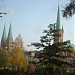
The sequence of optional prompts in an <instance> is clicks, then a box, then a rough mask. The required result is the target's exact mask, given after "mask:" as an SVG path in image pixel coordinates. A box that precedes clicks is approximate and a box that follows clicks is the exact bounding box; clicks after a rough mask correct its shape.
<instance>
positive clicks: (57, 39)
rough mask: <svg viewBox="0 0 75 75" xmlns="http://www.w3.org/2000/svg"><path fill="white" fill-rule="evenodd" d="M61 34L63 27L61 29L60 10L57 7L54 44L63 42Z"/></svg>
mask: <svg viewBox="0 0 75 75" xmlns="http://www.w3.org/2000/svg"><path fill="white" fill-rule="evenodd" d="M63 32H64V30H63V26H62V28H61V23H60V10H59V6H58V13H57V22H56V29H55V30H54V43H61V42H63Z"/></svg>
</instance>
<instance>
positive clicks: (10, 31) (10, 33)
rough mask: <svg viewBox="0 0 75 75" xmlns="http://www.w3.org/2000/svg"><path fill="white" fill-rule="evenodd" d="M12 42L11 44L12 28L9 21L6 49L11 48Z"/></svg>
mask: <svg viewBox="0 0 75 75" xmlns="http://www.w3.org/2000/svg"><path fill="white" fill-rule="evenodd" d="M12 44H13V38H12V28H11V23H10V28H9V32H8V37H7V48H8V50H11V49H12Z"/></svg>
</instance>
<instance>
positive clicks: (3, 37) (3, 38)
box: [2, 25, 6, 41]
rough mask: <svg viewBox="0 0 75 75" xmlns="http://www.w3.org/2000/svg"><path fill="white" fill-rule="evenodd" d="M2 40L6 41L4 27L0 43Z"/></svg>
mask: <svg viewBox="0 0 75 75" xmlns="http://www.w3.org/2000/svg"><path fill="white" fill-rule="evenodd" d="M3 40H6V28H5V25H4V29H3V34H2V41H3Z"/></svg>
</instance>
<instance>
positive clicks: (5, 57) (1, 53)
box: [0, 49, 10, 69]
mask: <svg viewBox="0 0 75 75" xmlns="http://www.w3.org/2000/svg"><path fill="white" fill-rule="evenodd" d="M9 66H10V55H9V51H7V50H3V49H2V50H0V68H3V69H4V68H9Z"/></svg>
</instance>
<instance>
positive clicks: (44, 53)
mask: <svg viewBox="0 0 75 75" xmlns="http://www.w3.org/2000/svg"><path fill="white" fill-rule="evenodd" d="M55 29H56V25H55V24H50V25H49V26H48V30H44V32H43V33H45V35H44V36H42V37H41V38H40V42H39V43H38V42H37V43H34V42H33V43H31V45H32V46H35V47H36V48H38V49H39V48H43V49H42V50H41V51H39V53H38V54H36V57H37V58H38V59H39V60H40V63H41V64H44V65H49V66H50V67H52V68H55V66H59V67H62V65H64V67H65V66H71V64H70V63H68V62H67V61H66V58H67V57H68V56H67V55H66V53H67V54H70V53H72V52H73V47H72V46H71V45H70V44H69V42H68V41H66V42H62V43H56V44H52V41H53V39H54V30H55ZM53 65H54V67H53Z"/></svg>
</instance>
